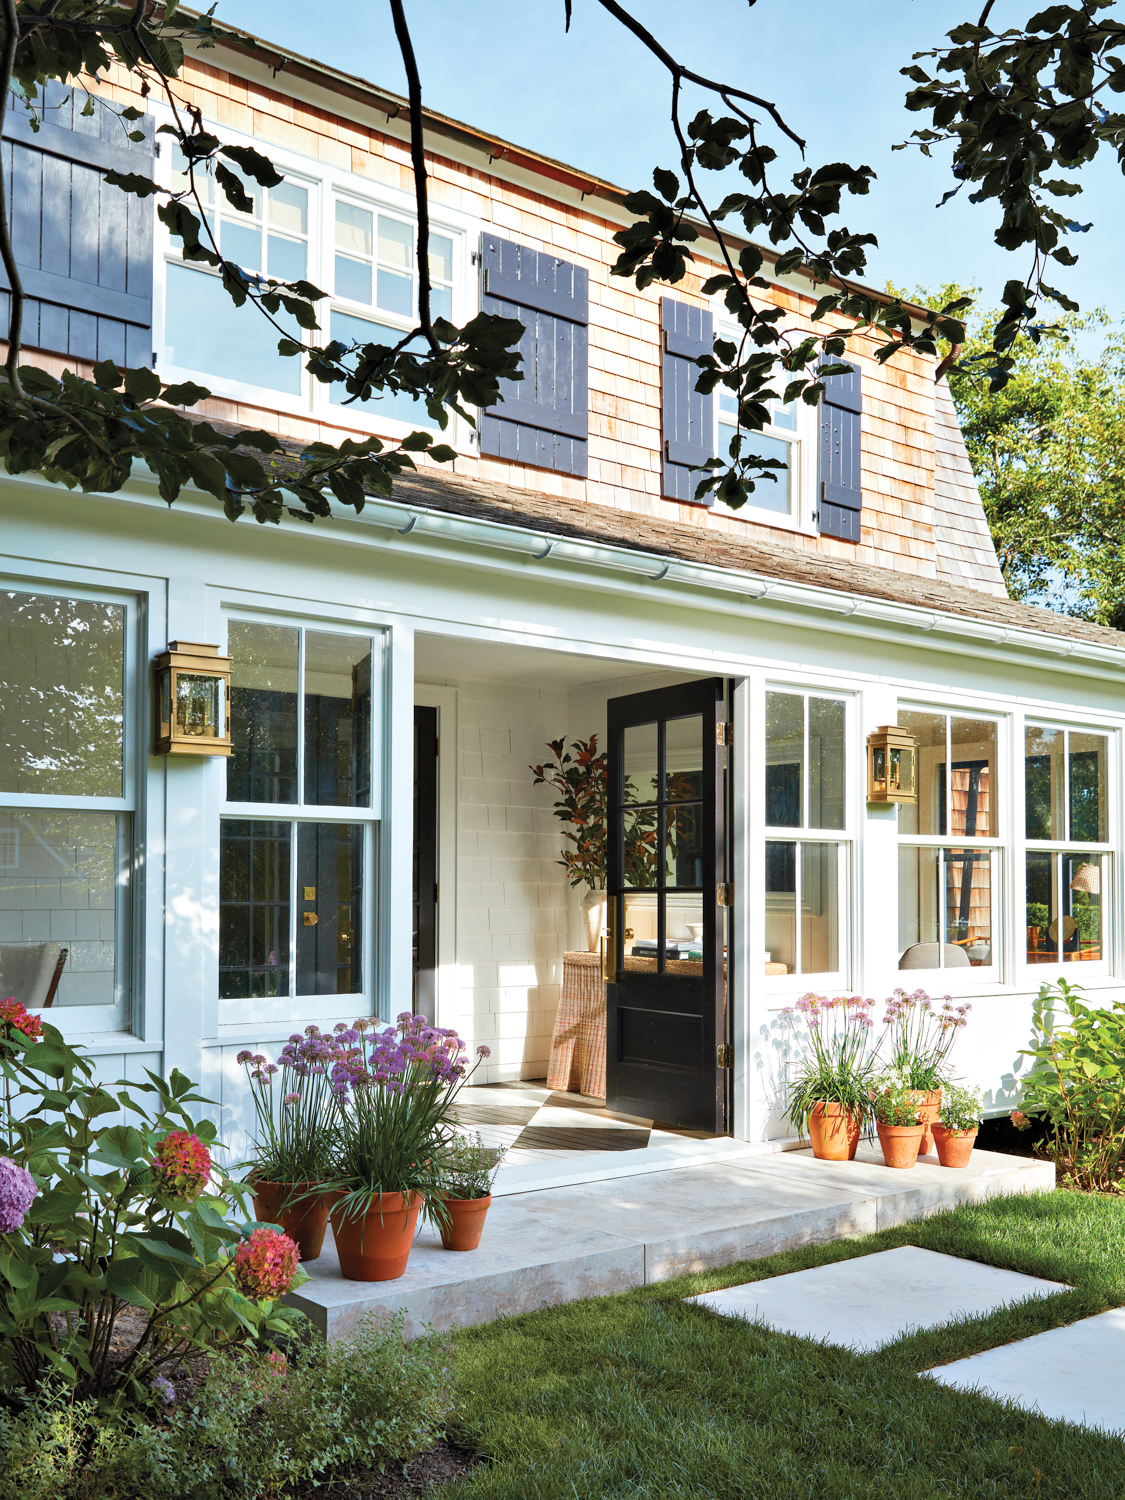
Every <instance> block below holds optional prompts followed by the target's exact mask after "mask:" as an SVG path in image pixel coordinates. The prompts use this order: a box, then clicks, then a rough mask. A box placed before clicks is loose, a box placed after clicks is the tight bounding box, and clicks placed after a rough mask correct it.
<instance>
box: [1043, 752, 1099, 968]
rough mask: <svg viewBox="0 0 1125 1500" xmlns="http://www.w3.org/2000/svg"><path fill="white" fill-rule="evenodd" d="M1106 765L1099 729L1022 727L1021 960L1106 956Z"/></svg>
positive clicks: (1087, 959) (1063, 960)
mask: <svg viewBox="0 0 1125 1500" xmlns="http://www.w3.org/2000/svg"><path fill="white" fill-rule="evenodd" d="M1108 767H1109V739H1108V736H1106V735H1104V734H1096V733H1091V732H1090V731H1089V730H1085V729H1060V728H1054V727H1052V726H1049V725H1046V724H1027V725H1026V726H1025V728H1024V799H1025V800H1024V817H1025V831H1026V835H1027V849H1026V855H1025V859H1026V882H1027V884H1026V917H1027V949H1026V951H1027V962H1028V963H1029V964H1060V963H1062V964H1066V963H1076V962H1079V961H1085V962H1088V963H1089V962H1092V963H1105V962H1107V961H1108V958H1109V948H1108V937H1109V934H1108V933H1107V932H1106V929H1105V914H1106V913H1107V912H1108V910H1109V909H1110V908H1109V902H1108V895H1109V890H1110V880H1111V878H1112V869H1111V857H1110V840H1109V809H1108V783H1109V770H1108ZM1084 972H1089V971H1084Z"/></svg>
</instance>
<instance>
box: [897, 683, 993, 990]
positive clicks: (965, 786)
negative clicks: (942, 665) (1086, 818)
mask: <svg viewBox="0 0 1125 1500" xmlns="http://www.w3.org/2000/svg"><path fill="white" fill-rule="evenodd" d="M898 722H899V726H900V727H901V728H903V729H907V730H909V731H910V733H911V734H913V735H914V737H915V739H916V740H917V742H918V801H917V803H916V804H911V803H903V804H902V805H901V806H900V807H899V812H898V830H899V866H898V869H899V876H898V897H899V899H898V912H899V953H900V958H899V968H900V969H950V970H954V969H963V968H970V967H971V968H977V969H982V968H983V969H992V968H994V967H995V964H996V949H997V945H996V942H995V936H994V934H995V927H996V911H997V901H996V894H997V892H996V886H997V878H998V861H999V858H1000V854H999V835H1000V828H999V820H998V814H997V809H998V807H999V797H1000V791H999V786H998V783H997V776H996V763H997V759H996V746H997V725H996V722H995V720H993V719H981V718H972V717H968V716H965V717H962V716H960V715H957V714H946V713H935V712H931V711H928V710H923V709H906V710H900V711H899V715H898ZM978 977H981V976H978Z"/></svg>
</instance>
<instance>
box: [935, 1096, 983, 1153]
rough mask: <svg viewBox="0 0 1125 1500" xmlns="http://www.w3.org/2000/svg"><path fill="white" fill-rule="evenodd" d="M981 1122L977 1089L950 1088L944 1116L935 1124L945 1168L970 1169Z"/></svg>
mask: <svg viewBox="0 0 1125 1500" xmlns="http://www.w3.org/2000/svg"><path fill="white" fill-rule="evenodd" d="M980 1122H981V1098H980V1092H979V1090H977V1089H955V1088H947V1089H946V1090H945V1094H944V1097H943V1098H942V1101H941V1115H940V1117H939V1118H938V1119H937V1120H935V1121H934V1127H933V1129H934V1144H935V1145H936V1146H937V1154H938V1161H940V1162H941V1164H942V1166H943V1167H967V1166H968V1165H969V1157H970V1156H972V1154H973V1143H974V1142H975V1140H976V1138H977V1131H978V1130H979V1129H980Z"/></svg>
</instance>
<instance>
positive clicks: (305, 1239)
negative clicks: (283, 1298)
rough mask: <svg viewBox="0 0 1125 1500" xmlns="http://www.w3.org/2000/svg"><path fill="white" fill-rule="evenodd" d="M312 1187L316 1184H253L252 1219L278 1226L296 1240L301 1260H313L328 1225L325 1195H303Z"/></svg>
mask: <svg viewBox="0 0 1125 1500" xmlns="http://www.w3.org/2000/svg"><path fill="white" fill-rule="evenodd" d="M315 1187H316V1183H315V1182H255V1183H254V1217H255V1218H256V1219H262V1220H264V1222H265V1223H267V1224H280V1226H281V1228H282V1229H283V1230H284V1231H285V1233H286V1234H287V1235H288V1236H289V1238H290V1239H291V1240H295V1241H296V1244H297V1249H298V1250H299V1251H300V1253H301V1259H302V1260H316V1258H317V1256H318V1255H319V1254H320V1252H321V1248H322V1246H323V1245H324V1231H325V1229H326V1228H327V1226H328V1209H329V1206H330V1200H329V1197H328V1194H327V1193H317V1194H315V1196H312V1197H308V1198H306V1197H304V1196H303V1195H304V1194H305V1193H307V1192H309V1190H310V1189H312V1188H315ZM294 1199H297V1200H299V1201H296V1202H294V1201H293V1200H294Z"/></svg>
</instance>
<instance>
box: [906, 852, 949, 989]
mask: <svg viewBox="0 0 1125 1500" xmlns="http://www.w3.org/2000/svg"><path fill="white" fill-rule="evenodd" d="M937 862H938V851H937V850H936V849H909V848H904V849H899V851H898V946H899V953H900V955H901V956H900V958H899V968H900V969H901V968H903V967H904V966H905V967H906V968H919V969H936V968H939V967H940V957H939V954H938V911H939V893H938V879H937ZM920 950H921V951H920Z"/></svg>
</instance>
